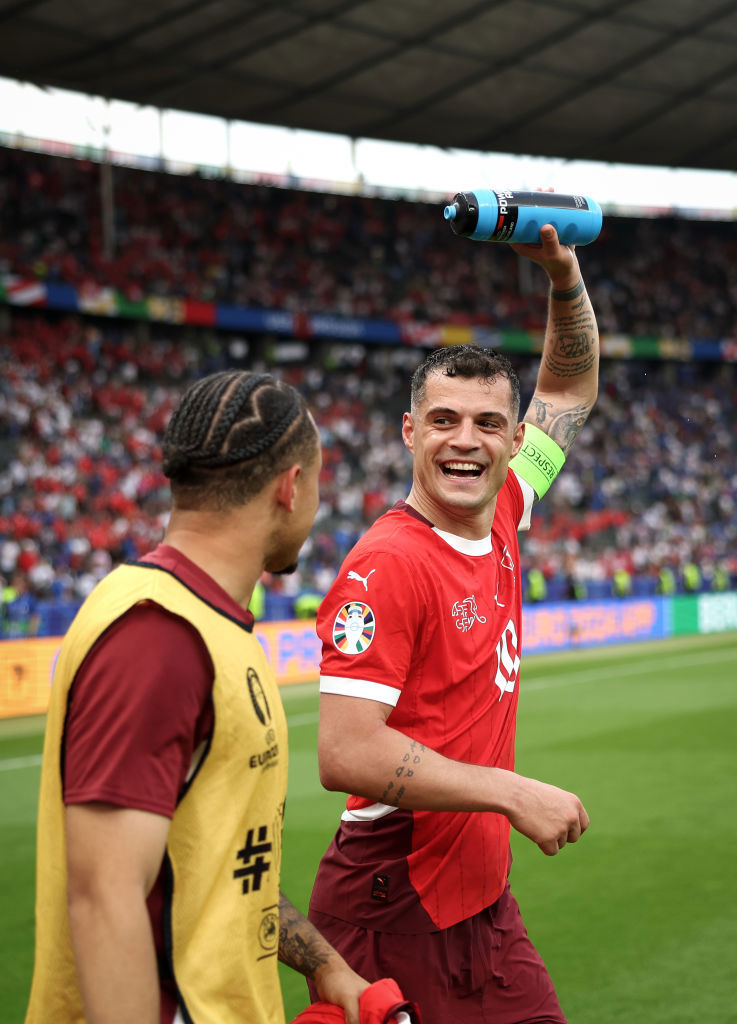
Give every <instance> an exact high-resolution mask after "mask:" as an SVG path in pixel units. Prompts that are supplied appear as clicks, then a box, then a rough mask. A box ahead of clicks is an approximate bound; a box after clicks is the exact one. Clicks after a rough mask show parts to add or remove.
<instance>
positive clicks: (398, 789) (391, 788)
mask: <svg viewBox="0 0 737 1024" xmlns="http://www.w3.org/2000/svg"><path fill="white" fill-rule="evenodd" d="M424 752H425V748H424V747H423V745H422V744H421V743H418V742H417V740H412V741H411V742H410V745H409V750H408V751H407V753H406V754H405V755H404V757H403V758H402V763H401V764H399V765H397V767H396V768H395V769H394V775H395V778H396V782H395V781H394V780H390V781H389V782H388V783H387V786H386V789H385V790H384V792H383V793H382V794H381V797H380V800H381V803H382V804H388V805H389V806H391V807H399V803H400V801H401V799H402V797H403V796H404V794H405V793H406V791H407V787H406V786H405V781H408V780H409V779H411V778H412V776H413V775H414V774H415V772H416V771H417V769H418V767H419V765H420V764H421V762H422V754H424Z"/></svg>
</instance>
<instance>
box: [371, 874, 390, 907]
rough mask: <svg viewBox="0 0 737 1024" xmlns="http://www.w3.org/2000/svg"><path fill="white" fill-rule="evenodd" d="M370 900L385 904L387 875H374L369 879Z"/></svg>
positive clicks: (387, 897)
mask: <svg viewBox="0 0 737 1024" xmlns="http://www.w3.org/2000/svg"><path fill="white" fill-rule="evenodd" d="M371 899H372V900H376V901H377V902H378V903H386V901H387V900H388V899H389V875H374V877H373V878H372V879H371Z"/></svg>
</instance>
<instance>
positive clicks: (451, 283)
mask: <svg viewBox="0 0 737 1024" xmlns="http://www.w3.org/2000/svg"><path fill="white" fill-rule="evenodd" d="M112 174H113V194H114V216H113V224H112V229H113V230H112V235H111V240H110V252H106V246H105V242H104V238H105V232H104V230H103V215H102V206H101V201H100V167H99V165H98V164H95V163H93V162H91V161H83V160H71V159H65V158H62V157H51V156H46V155H41V154H35V153H30V152H25V151H22V150H14V149H6V148H0V274H3V273H7V274H9V273H12V274H17V275H20V276H23V277H27V278H30V279H35V280H39V281H47V282H52V281H53V282H64V283H65V284H69V285H74V286H76V287H77V288H79V289H80V290H82V291H83V290H84V289H85V287H86V286H89V285H95V286H101V285H107V286H110V287H114V288H116V289H118V290H119V291H120V292H121V293H123V294H125V295H126V297H127V298H128V299H130V300H136V299H140V298H141V297H143V296H144V295H161V296H173V297H182V298H184V297H186V298H189V299H192V300H199V301H206V302H218V303H232V304H235V305H240V306H251V307H258V308H262V309H279V310H288V311H292V312H303V313H311V312H312V313H314V312H320V313H327V312H330V313H335V314H346V315H351V316H359V317H380V318H384V319H391V320H396V321H402V320H417V321H427V322H431V323H436V322H451V323H452V322H459V323H475V324H493V325H494V326H496V327H497V328H527V329H533V330H534V329H538V328H540V327H542V326H544V323H545V316H546V300H545V295H544V294H543V293H542V292H541V291H540V289H538V288H535V287H534V286H532V287H531V286H530V283H529V281H528V280H527V279H526V278H525V279H523V280H520V272H519V261H518V260H517V259H516V257H515V256H514V255H513V254H512V253H510V252H508V251H506V247H504V246H491V247H489V246H488V245H483V244H474V243H468V244H464V245H459V244H458V240H457V238H456V237H455V236H454V235H453V234H452V232H451V231H450V229H449V228H448V225H447V223H446V222H445V221H444V219H443V217H442V205H441V204H434V203H433V204H430V203H409V202H406V201H402V200H391V199H381V198H375V197H372V198H366V197H361V196H345V195H335V194H328V193H324V194H323V193H317V192H306V191H299V190H294V189H286V188H273V187H268V186H265V185H264V186H258V185H243V184H239V183H237V182H235V181H231V180H225V179H207V178H203V177H199V176H196V175H191V176H177V175H172V174H165V173H163V172H152V171H143V170H138V169H132V168H127V167H119V166H118V167H115V168H114V169H113V172H112ZM461 187H466V183H461ZM492 250H493V251H492ZM736 258H737V241H735V238H734V231H733V229H732V226H731V225H730V224H727V223H720V222H715V221H699V220H684V219H674V218H658V219H654V220H653V219H646V218H645V219H631V218H621V217H607V218H605V222H604V227H603V230H602V233H601V235H600V236H599V238H598V239H597V241H596V244H595V245H594V246H592V247H591V248H590V249H588V250H587V252H586V257H585V264H584V266H585V273H586V281H587V286H588V289H589V293H590V295H591V298H592V302H593V304H594V308H595V309H596V311H597V317H598V320H599V326H600V329H601V330H602V331H603V332H610V333H622V334H637V335H663V334H665V336H667V337H696V338H729V337H734V336H735V333H736V331H735V328H736V326H737V284H736V283H735V281H734V280H733V278H732V277H731V276H730V273H729V268H730V267H732V266H734V263H735V259H736Z"/></svg>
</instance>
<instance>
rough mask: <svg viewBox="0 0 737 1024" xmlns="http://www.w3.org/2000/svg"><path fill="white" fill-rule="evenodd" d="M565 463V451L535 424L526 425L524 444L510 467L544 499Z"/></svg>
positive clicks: (511, 461)
mask: <svg viewBox="0 0 737 1024" xmlns="http://www.w3.org/2000/svg"><path fill="white" fill-rule="evenodd" d="M565 461H566V457H565V453H564V452H563V449H562V448H559V447H558V445H557V444H556V443H555V441H554V440H553V439H552V438H551V437H548V435H547V434H546V433H545V431H544V430H540V428H539V427H536V426H535V424H534V423H525V440H524V443H523V445H522V447H521V448H520V450H519V451H518V452H517V454H516V455H515V456H514V458H513V459H511V460H510V462H509V465H510V467H511V468H512V469H513V470H514V471H515V473H516V474H517V476H521V477H522V479H523V480H526V481H527V483H528V484H529V485H530V487H532V489H533V491H534V492H535V494H536V495H537V496H538V498H542V496H543V495H544V494H545V493H546V492H547V490H548V487H550V485H551V484H552V482H553V480H555V478H556V477H557V475H558V473H560V471H561V469H562V468H563V463H564V462H565Z"/></svg>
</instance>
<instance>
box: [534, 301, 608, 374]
mask: <svg viewBox="0 0 737 1024" xmlns="http://www.w3.org/2000/svg"><path fill="white" fill-rule="evenodd" d="M579 285H580V290H579V291H578V293H577V294H576V295H575V296H574V295H573V294H571V293H573V292H576V288H577V287H578V286H576V288H571V289H569V291H568V292H556V291H555V290H553V291H552V292H551V299H552V300H553V299H556V300H558V301H560V300H563V299H564V297H566V298H567V299H568V301H572V300H573V299H574V298H577V301H575V302H573V305H572V307H571V308H568V309H565V310H563V309H560V308H559V307H558V306H557V305H555V304H554V303H553V301H551V310H550V324H549V329H548V338H547V340H546V346H545V368H546V370H547V371H548V373H550V374H552V375H553V376H554V377H557V378H559V379H561V378H570V377H580V376H582V375H584V374H589V373H591V372H592V371H596V366H597V359H598V357H599V345H598V341H597V329H596V319H595V317H594V310H593V309H592V305H591V302H590V301H589V296H588V295H587V293H586V289H584V288H583V282H582V281H581V282H579Z"/></svg>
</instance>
